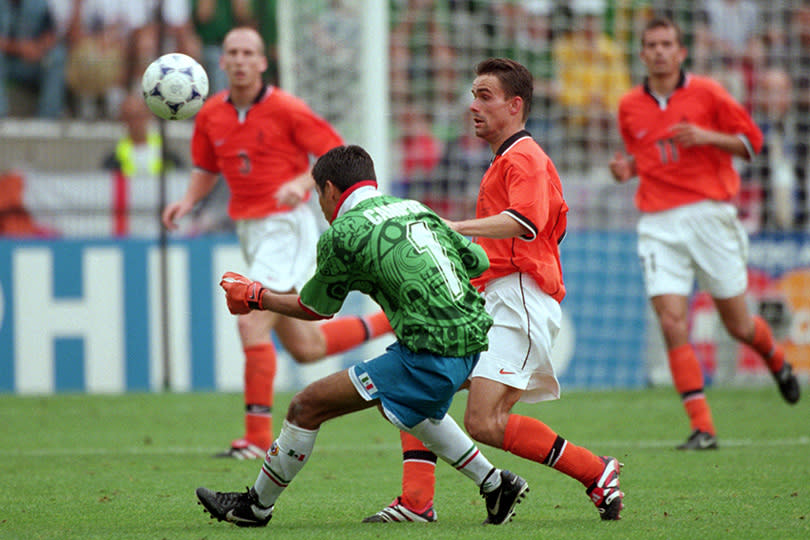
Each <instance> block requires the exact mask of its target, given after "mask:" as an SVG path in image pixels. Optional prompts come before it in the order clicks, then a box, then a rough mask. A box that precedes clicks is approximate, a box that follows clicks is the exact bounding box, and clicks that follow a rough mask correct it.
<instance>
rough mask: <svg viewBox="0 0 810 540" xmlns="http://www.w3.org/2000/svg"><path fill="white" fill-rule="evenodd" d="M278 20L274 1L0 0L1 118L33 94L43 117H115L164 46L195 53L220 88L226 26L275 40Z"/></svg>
mask: <svg viewBox="0 0 810 540" xmlns="http://www.w3.org/2000/svg"><path fill="white" fill-rule="evenodd" d="M274 21H275V1H274V0H270V1H268V0H138V1H131V0H0V53H2V56H0V79H2V83H3V84H0V117H2V116H19V115H20V112H21V111H19V110H15V108H14V105H15V104H17V105H19V104H20V103H24V102H25V98H26V97H29V98H31V97H32V98H34V102H35V106H34V107H33V109H34V110H33V111H32V113H33V115H35V116H38V117H42V118H65V117H72V118H81V119H85V120H93V119H104V118H108V119H117V118H118V116H119V111H120V105H121V103H122V102H123V101H124V99H125V97H126V96H127V94H128V93H130V92H133V91H134V92H137V91H138V89H139V85H140V80H141V74H142V73H143V70H144V69H145V68H146V66H147V65H148V64H149V63H150V62H151V61H152V60H154V59H155V58H156V57H157V56H159V54H160V52H161V51H179V52H183V53H185V54H188V55H190V56H193V57H194V58H197V59H198V60H199V61H200V62H202V63H203V65H204V66H205V68H206V70H207V71H208V73H209V74H210V77H211V84H212V89H213V90H220V89H222V88H223V87H224V84H225V80H224V76H223V74H222V72H221V70H219V68H218V67H217V63H218V60H219V53H220V43H221V41H222V38H223V36H224V35H225V33H226V32H227V31H228V30H229V29H230V28H231V27H233V26H235V25H243V24H245V25H252V26H256V27H259V28H263V29H267V30H263V32H264V33H266V34H267V35H266V37H267V38H269V39H270V40H272V42H274V41H275V32H274V30H272V29H274V27H275V23H274ZM161 23H162V24H161ZM268 54H270V55H274V49H271V50H270V51H269V52H268ZM15 96H18V97H19V98H20V99H18V100H17V101H16V103H15V100H14V99H13V98H14V97H15Z"/></svg>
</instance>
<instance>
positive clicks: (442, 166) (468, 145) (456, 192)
mask: <svg viewBox="0 0 810 540" xmlns="http://www.w3.org/2000/svg"><path fill="white" fill-rule="evenodd" d="M463 117H464V120H463V123H462V124H463V128H464V131H463V132H462V133H461V135H459V136H458V137H456V138H455V139H453V140H452V141H450V142H449V143H447V144H446V145H445V147H444V152H443V153H442V158H441V161H439V164H438V166H437V167H436V169H435V170H434V171H433V173H432V175H431V176H432V177H433V178H434V181H433V185H432V191H433V193H434V194H435V195H434V197H435V198H436V199H438V200H437V202H436V203H433V204H431V201H430V200H428V201H423V202H426V203H427V204H428V206H431V208H433V209H434V210H436V211H437V213H439V214H440V215H441V216H443V217H444V218H446V219H449V220H451V221H455V220H459V219H463V218H465V217H467V216H471V215H474V214H475V200H476V198H477V196H478V181H477V179H478V178H481V177H482V176H483V175H484V173H485V172H486V170H487V169H488V168H489V164H490V162H491V161H492V152H491V151H490V149H489V145H488V144H487V142H486V141H485V140H483V139H480V138H478V137H476V136H475V126H474V124H473V118H472V113H471V112H470V110H469V107H466V110H465V111H464V113H463Z"/></svg>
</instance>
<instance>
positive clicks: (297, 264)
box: [236, 204, 320, 292]
mask: <svg viewBox="0 0 810 540" xmlns="http://www.w3.org/2000/svg"><path fill="white" fill-rule="evenodd" d="M236 233H237V235H238V236H239V243H240V245H241V247H242V255H243V256H244V257H245V261H246V262H247V264H248V274H247V277H249V278H250V279H252V280H255V281H259V282H261V284H262V285H264V286H265V287H267V288H268V289H270V290H272V291H276V292H287V291H290V290H292V289H293V288H295V289H296V290H298V291H300V290H301V287H303V285H304V283H306V282H307V280H308V279H309V278H310V277H312V274H313V273H314V272H315V264H316V260H317V253H316V251H317V243H318V237H319V236H320V230H319V228H318V222H317V220H316V216H315V213H314V211H313V209H312V207H311V206H310V205H308V204H300V205H298V206H297V207H296V208H295V209H294V210H291V211H289V212H281V213H278V214H271V215H269V216H267V217H264V218H260V219H242V220H239V221H238V222H237V223H236Z"/></svg>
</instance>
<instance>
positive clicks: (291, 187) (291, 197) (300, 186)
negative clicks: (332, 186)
mask: <svg viewBox="0 0 810 540" xmlns="http://www.w3.org/2000/svg"><path fill="white" fill-rule="evenodd" d="M313 187H315V180H313V179H312V174H311V172H310V171H307V172H305V173H304V174H302V175H300V176H296V177H295V178H293V179H292V180H290V181H289V182H286V183H284V184H283V185H282V186H281V187H280V188H278V191H277V192H276V200H278V202H279V204H282V205H285V206H291V207H293V208H295V207H296V206H298V205H299V204H301V201H303V200H304V197H306V195H307V192H309V190H311V189H312V188H313Z"/></svg>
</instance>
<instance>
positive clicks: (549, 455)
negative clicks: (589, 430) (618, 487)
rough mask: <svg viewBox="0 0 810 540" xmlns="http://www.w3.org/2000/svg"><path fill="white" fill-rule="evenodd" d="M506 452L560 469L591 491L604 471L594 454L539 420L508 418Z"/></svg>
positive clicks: (518, 417)
mask: <svg viewBox="0 0 810 540" xmlns="http://www.w3.org/2000/svg"><path fill="white" fill-rule="evenodd" d="M503 449H504V450H506V451H507V452H511V453H513V454H515V455H516V456H520V457H522V458H525V459H530V460H532V461H536V462H537V463H542V464H543V465H548V466H549V467H551V468H553V469H557V470H558V471H560V472H561V473H564V474H567V475H568V476H570V477H571V478H575V479H577V480H579V481H580V482H582V484H583V485H584V486H585V487H590V485H591V484H593V483H594V481H595V480H596V479H597V478H598V477H599V475H600V474H602V470H603V469H604V468H605V464H604V463H602V460H601V459H599V457H598V456H596V455H595V454H594V453H593V452H591V451H590V450H588V449H586V448H583V447H581V446H576V445H575V444H571V443H570V442H568V441H566V440H565V439H563V438H562V437H560V436H559V435H557V433H555V432H554V430H553V429H551V428H550V427H548V426H547V425H546V424H544V423H543V422H541V421H540V420H537V419H535V418H530V417H528V416H520V415H517V414H510V415H509V420H508V421H507V423H506V431H505V433H504V437H503Z"/></svg>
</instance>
